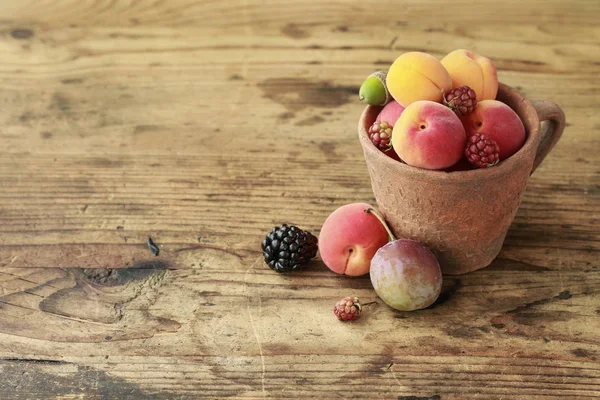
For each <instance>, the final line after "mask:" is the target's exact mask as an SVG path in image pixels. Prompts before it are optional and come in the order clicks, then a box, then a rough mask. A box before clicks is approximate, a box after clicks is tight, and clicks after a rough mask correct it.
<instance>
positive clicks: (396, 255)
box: [369, 209, 442, 311]
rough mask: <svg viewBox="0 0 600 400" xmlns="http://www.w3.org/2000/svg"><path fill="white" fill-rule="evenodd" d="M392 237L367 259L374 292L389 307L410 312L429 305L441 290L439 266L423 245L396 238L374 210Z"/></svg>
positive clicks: (372, 211)
mask: <svg viewBox="0 0 600 400" xmlns="http://www.w3.org/2000/svg"><path fill="white" fill-rule="evenodd" d="M369 212H371V213H372V214H374V215H375V216H377V218H378V219H379V220H380V221H381V223H382V224H383V225H384V227H385V228H386V230H387V231H388V234H389V235H390V238H392V239H393V240H392V241H390V242H389V243H387V244H386V245H384V246H383V247H381V248H380V249H379V250H377V253H375V256H373V258H372V259H371V268H370V275H371V283H372V284H373V288H374V289H375V292H377V295H378V296H379V297H381V299H382V300H383V301H384V302H385V303H386V304H387V305H389V306H390V307H392V308H394V309H396V310H400V311H413V310H419V309H422V308H426V307H428V306H430V305H431V304H433V302H434V301H435V300H436V299H437V298H438V296H439V295H440V292H441V290H442V271H441V269H440V265H439V263H438V261H437V259H436V258H435V256H434V255H433V253H432V252H431V250H429V249H428V248H427V247H425V246H424V245H423V244H422V243H419V242H417V241H414V240H410V239H396V238H395V237H394V236H393V234H392V232H391V231H390V230H389V228H388V227H387V224H386V223H385V221H384V220H383V217H381V216H380V215H379V214H378V213H377V212H375V211H374V210H372V209H371V210H370V211H369Z"/></svg>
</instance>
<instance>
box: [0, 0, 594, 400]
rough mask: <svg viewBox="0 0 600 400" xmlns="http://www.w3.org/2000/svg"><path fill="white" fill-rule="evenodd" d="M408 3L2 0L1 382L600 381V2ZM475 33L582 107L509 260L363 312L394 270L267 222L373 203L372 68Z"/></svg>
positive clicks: (121, 389)
mask: <svg viewBox="0 0 600 400" xmlns="http://www.w3.org/2000/svg"><path fill="white" fill-rule="evenodd" d="M263 3H264V4H263ZM385 3H386V2H367V1H363V2H358V1H357V2H354V1H323V2H317V1H308V0H288V1H281V2H274V1H273V2H259V1H255V2H251V1H247V0H246V1H239V2H235V1H214V0H213V1H192V0H178V1H150V0H148V1H126V0H114V1H103V0H85V1H84V0H60V1H59V0H57V1H41V0H40V1H29V0H22V1H12V0H3V1H1V2H0V15H2V19H1V20H0V25H1V30H2V36H1V38H0V51H1V57H2V62H1V63H0V80H1V97H0V98H1V107H0V120H1V124H2V128H1V129H0V139H1V143H2V153H1V156H0V187H1V189H2V190H1V192H0V196H1V203H0V219H1V221H2V224H1V226H0V230H1V234H0V295H1V296H0V358H1V359H2V360H0V371H1V372H2V379H0V397H1V398H6V399H37V398H44V399H45V398H64V399H67V398H68V399H73V398H86V399H139V398H155V399H223V398H226V397H228V398H239V399H242V398H243V399H263V398H293V399H301V398H312V399H330V398H355V399H444V400H446V399H468V398H477V399H507V398H518V399H548V398H561V399H569V398H570V399H587V398H598V397H600V360H599V358H600V347H599V345H600V262H599V258H600V257H599V250H600V240H599V239H600V235H599V229H598V226H599V224H598V223H599V217H600V215H599V209H600V201H599V200H600V190H599V187H600V179H599V169H598V166H599V161H600V152H599V150H600V147H599V144H600V141H599V135H600V114H599V113H598V109H599V106H600V81H599V75H600V62H599V60H600V30H599V28H598V15H600V2H598V1H585V0H580V1H563V0H545V1H536V0H519V1H517V0H509V1H504V2H496V1H489V2H488V1H483V2H481V1H480V2H473V1H462V0H456V1H453V2H451V3H448V2H445V1H405V2H395V4H392V3H393V2H387V3H389V4H387V5H386V4H385ZM456 48H468V49H472V50H474V51H476V52H478V53H481V54H484V55H486V56H488V57H489V58H491V59H492V60H493V61H494V62H495V64H496V66H497V68H498V70H499V77H500V80H501V81H503V82H504V83H507V84H509V85H511V86H516V87H518V88H520V90H521V91H522V92H523V93H524V94H525V95H526V96H527V97H540V98H552V99H554V100H555V101H556V102H557V103H558V104H560V106H561V107H562V108H563V109H564V111H565V113H566V115H567V121H568V126H567V129H566V131H565V133H564V135H563V138H562V139H561V141H560V142H559V143H558V145H557V146H556V147H555V149H554V150H553V152H552V153H551V154H550V156H549V157H548V158H547V159H546V161H545V162H544V163H543V165H542V166H541V167H540V168H539V169H538V170H537V171H536V173H535V174H534V175H533V176H532V177H531V180H530V182H529V185H528V189H527V192H526V193H525V195H524V199H523V202H522V204H521V207H520V209H519V211H518V214H517V216H516V219H515V221H514V223H513V225H512V227H511V229H510V231H509V233H508V236H507V239H506V241H505V244H504V247H503V250H502V252H501V254H500V256H499V257H498V259H497V260H496V261H495V262H494V263H493V264H492V265H491V266H490V267H488V268H486V269H484V270H480V271H477V272H474V273H470V274H467V275H463V276H448V277H445V283H444V289H443V293H442V296H441V298H440V300H439V301H438V303H436V306H435V307H433V308H430V309H427V310H424V311H419V312H413V313H403V312H395V311H393V310H392V309H390V308H388V307H387V306H386V305H385V304H383V303H382V302H381V300H379V301H378V302H377V304H375V305H371V306H369V307H367V309H366V310H365V312H364V315H363V316H362V318H361V319H360V320H359V321H356V322H355V323H347V324H343V323H340V322H338V321H337V320H336V319H335V317H334V315H333V313H332V307H333V304H334V302H335V301H336V300H338V299H339V298H341V297H343V296H345V295H350V294H355V295H357V296H359V297H361V298H362V299H363V300H364V301H370V300H375V299H376V296H375V293H374V291H373V290H372V287H371V284H370V281H369V278H368V277H361V278H345V277H342V276H338V275H335V274H333V273H332V272H330V271H329V270H328V269H326V268H325V267H324V265H323V264H322V263H321V262H320V261H316V262H314V263H312V264H311V265H310V266H309V267H308V268H307V269H305V270H304V271H302V272H297V273H293V274H287V275H284V274H277V273H275V272H273V271H271V270H270V269H268V268H267V267H266V266H265V264H264V263H263V260H262V257H261V253H260V241H261V240H262V238H263V237H264V235H265V234H266V232H267V231H268V230H270V229H271V228H272V226H274V225H276V224H279V223H282V222H287V223H291V224H298V225H300V226H301V227H303V228H305V229H308V230H311V231H313V232H316V233H318V231H319V229H320V226H321V224H322V222H323V221H324V219H325V218H326V217H327V215H328V214H329V213H330V212H331V211H333V210H334V209H335V208H337V207H338V206H341V205H343V204H347V203H352V202H359V201H360V202H371V203H373V202H374V198H373V194H372V192H371V187H370V182H369V178H368V174H367V170H366V167H365V163H364V160H363V155H362V151H361V148H360V145H359V143H358V140H357V137H356V123H357V120H358V117H359V114H360V112H361V110H362V109H363V106H362V105H361V104H360V103H359V102H358V101H357V90H358V86H359V85H360V83H361V82H362V80H363V79H364V78H365V77H366V76H367V75H368V74H369V73H371V72H372V71H374V70H376V69H382V68H387V67H388V66H389V65H390V64H391V62H392V61H393V60H394V59H395V57H397V56H398V55H399V54H401V53H402V52H405V51H410V50H419V51H426V52H429V53H431V54H432V55H434V56H436V57H443V56H444V55H445V54H446V53H448V52H449V51H451V50H454V49H456ZM148 236H151V237H152V238H153V239H154V241H155V242H156V243H157V244H158V246H159V248H160V254H159V255H158V256H157V257H154V256H153V255H152V254H151V252H150V251H149V250H148V248H147V246H146V240H147V238H148Z"/></svg>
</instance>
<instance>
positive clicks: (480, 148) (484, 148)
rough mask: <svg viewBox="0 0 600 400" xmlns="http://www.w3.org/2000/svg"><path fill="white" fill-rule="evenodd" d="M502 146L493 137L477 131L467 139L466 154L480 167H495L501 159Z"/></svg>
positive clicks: (472, 162)
mask: <svg viewBox="0 0 600 400" xmlns="http://www.w3.org/2000/svg"><path fill="white" fill-rule="evenodd" d="M499 153H500V147H498V143H496V142H495V141H494V140H493V139H490V138H489V137H487V136H486V135H482V134H481V133H476V134H474V135H473V136H471V137H470V138H468V139H467V148H466V149H465V156H466V157H467V160H469V162H470V163H471V164H473V165H475V166H476V167H478V168H487V167H493V166H494V165H496V164H498V161H499V160H500V155H499Z"/></svg>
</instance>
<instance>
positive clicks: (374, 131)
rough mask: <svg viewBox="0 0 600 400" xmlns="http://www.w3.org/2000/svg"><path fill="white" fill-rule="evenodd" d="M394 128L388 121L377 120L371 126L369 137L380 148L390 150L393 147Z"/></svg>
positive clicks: (384, 150) (385, 150)
mask: <svg viewBox="0 0 600 400" xmlns="http://www.w3.org/2000/svg"><path fill="white" fill-rule="evenodd" d="M393 129H394V127H393V126H392V125H390V123H389V122H387V121H375V122H374V123H373V125H371V127H370V128H369V139H371V142H373V144H374V145H375V147H377V148H378V149H379V150H381V151H383V152H388V151H390V150H391V149H392V131H393Z"/></svg>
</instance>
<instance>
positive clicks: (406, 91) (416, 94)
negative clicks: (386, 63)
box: [387, 51, 452, 107]
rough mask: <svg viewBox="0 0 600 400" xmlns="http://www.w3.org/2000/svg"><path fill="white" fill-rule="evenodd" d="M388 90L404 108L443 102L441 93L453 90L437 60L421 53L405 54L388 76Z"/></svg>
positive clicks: (391, 68) (450, 81) (447, 76)
mask: <svg viewBox="0 0 600 400" xmlns="http://www.w3.org/2000/svg"><path fill="white" fill-rule="evenodd" d="M387 88H388V90H389V92H390V94H391V95H392V97H393V98H394V99H395V100H396V101H397V102H398V103H400V104H401V105H402V106H404V107H408V106H409V105H410V104H411V103H414V102H415V101H419V100H431V101H436V102H440V101H442V91H445V92H447V91H449V90H450V89H452V79H450V75H449V74H448V71H446V69H445V68H444V66H443V65H442V64H441V63H440V62H439V61H438V59H437V58H435V57H433V56H431V55H429V54H427V53H421V52H418V51H413V52H409V53H404V54H402V55H401V56H400V57H398V58H397V59H396V61H394V63H393V64H392V66H391V67H390V70H389V71H388V75H387Z"/></svg>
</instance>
